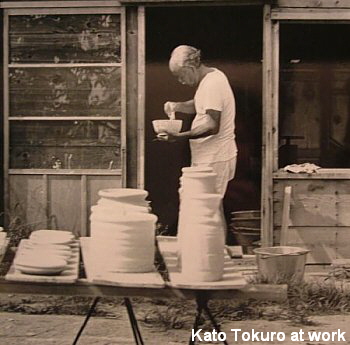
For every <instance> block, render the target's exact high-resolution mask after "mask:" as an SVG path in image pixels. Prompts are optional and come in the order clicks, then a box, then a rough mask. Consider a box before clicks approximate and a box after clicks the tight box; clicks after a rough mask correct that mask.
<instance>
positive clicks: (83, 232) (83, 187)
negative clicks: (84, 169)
mask: <svg viewBox="0 0 350 345" xmlns="http://www.w3.org/2000/svg"><path fill="white" fill-rule="evenodd" d="M80 193H81V196H80V201H81V204H80V210H81V211H80V218H81V224H80V234H79V235H80V236H84V237H86V236H87V225H88V209H87V207H88V206H87V197H88V191H87V177H86V175H82V176H81V180H80Z"/></svg>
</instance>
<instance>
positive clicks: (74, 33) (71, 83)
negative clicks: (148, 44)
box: [5, 9, 123, 169]
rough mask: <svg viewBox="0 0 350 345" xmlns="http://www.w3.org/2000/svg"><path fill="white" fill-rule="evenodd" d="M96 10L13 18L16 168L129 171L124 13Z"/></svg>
mask: <svg viewBox="0 0 350 345" xmlns="http://www.w3.org/2000/svg"><path fill="white" fill-rule="evenodd" d="M61 11H63V10H61ZM80 11H81V12H82V10H80ZM90 11H93V12H94V14H91V13H84V12H86V11H84V12H82V13H80V14H70V13H71V11H70V12H69V13H68V12H67V13H66V14H65V13H63V14H62V13H60V14H55V12H53V14H25V15H22V14H21V13H20V12H15V10H14V12H11V13H10V14H11V15H9V16H8V17H7V18H8V24H7V28H6V27H5V30H8V32H7V33H6V31H5V34H7V35H8V42H7V44H6V43H5V51H8V54H7V56H8V57H7V59H8V61H6V58H5V68H6V70H5V71H6V72H7V78H6V77H5V90H8V94H7V97H8V101H7V103H8V107H7V109H6V108H5V111H6V112H7V113H8V114H7V115H8V116H7V119H8V121H9V122H8V127H9V139H8V155H9V159H8V160H9V168H10V169H120V168H121V154H120V152H121V130H122V118H123V114H122V110H121V108H122V106H121V104H122V101H121V100H122V66H123V61H122V60H123V59H122V53H121V51H122V49H121V46H122V42H121V37H122V35H121V13H115V10H113V12H112V11H110V10H108V9H107V10H106V9H104V10H103V11H102V10H101V11H100V12H102V13H99V11H98V10H97V9H94V10H90ZM63 12H64V11H63ZM6 84H7V85H6ZM5 149H6V148H5Z"/></svg>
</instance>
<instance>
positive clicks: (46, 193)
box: [42, 174, 52, 229]
mask: <svg viewBox="0 0 350 345" xmlns="http://www.w3.org/2000/svg"><path fill="white" fill-rule="evenodd" d="M42 183H43V184H42V189H43V199H42V203H43V206H44V207H45V218H46V226H47V229H51V227H52V224H51V215H50V214H51V205H50V200H49V178H48V175H47V174H43V181H42Z"/></svg>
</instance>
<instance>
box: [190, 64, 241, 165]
mask: <svg viewBox="0 0 350 345" xmlns="http://www.w3.org/2000/svg"><path fill="white" fill-rule="evenodd" d="M194 105H195V108H196V116H195V118H194V120H193V122H192V128H195V127H196V126H197V125H198V124H200V123H201V122H202V121H206V118H207V116H209V115H207V114H206V110H208V109H213V110H217V111H220V112H221V119H220V129H219V132H218V133H217V134H214V135H210V136H208V137H205V138H198V139H191V140H190V147H191V155H192V164H198V163H211V162H223V161H227V160H229V159H231V158H233V157H235V156H236V155H237V145H236V141H235V115H236V105H235V98H234V95H233V92H232V89H231V86H230V84H229V82H228V80H227V77H226V76H225V74H224V73H223V72H221V71H220V70H218V69H216V68H213V71H212V72H209V73H207V74H206V76H205V77H204V78H203V79H202V80H201V82H200V83H199V85H198V88H197V91H196V94H195V96H194Z"/></svg>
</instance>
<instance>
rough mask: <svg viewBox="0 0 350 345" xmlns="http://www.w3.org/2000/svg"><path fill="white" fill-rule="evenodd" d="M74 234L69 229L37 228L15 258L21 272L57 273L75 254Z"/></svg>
mask: <svg viewBox="0 0 350 345" xmlns="http://www.w3.org/2000/svg"><path fill="white" fill-rule="evenodd" d="M74 243H75V242H74V235H73V234H72V233H71V232H69V231H59V230H37V231H34V232H32V234H31V235H30V237H29V240H27V241H25V243H23V244H22V243H21V247H20V251H19V252H18V254H17V255H16V258H15V260H14V264H15V268H16V269H17V270H19V271H20V272H21V273H25V274H36V275H56V274H59V273H61V272H62V271H63V270H64V269H65V268H66V267H67V265H68V263H69V261H70V258H71V257H72V255H73V252H72V245H73V244H74Z"/></svg>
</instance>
